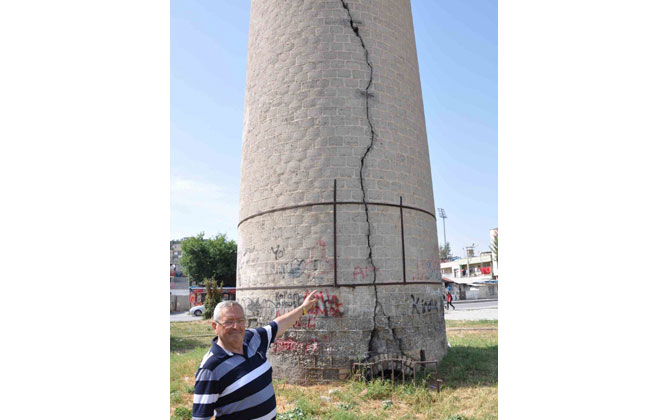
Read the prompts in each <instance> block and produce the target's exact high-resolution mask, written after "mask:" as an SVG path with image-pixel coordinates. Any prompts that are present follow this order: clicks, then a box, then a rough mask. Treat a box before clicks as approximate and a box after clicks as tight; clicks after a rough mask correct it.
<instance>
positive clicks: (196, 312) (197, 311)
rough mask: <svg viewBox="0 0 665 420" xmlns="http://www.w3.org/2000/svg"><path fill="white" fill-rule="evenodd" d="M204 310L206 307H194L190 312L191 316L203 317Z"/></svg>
mask: <svg viewBox="0 0 665 420" xmlns="http://www.w3.org/2000/svg"><path fill="white" fill-rule="evenodd" d="M204 309H205V306H204V305H199V306H194V307H192V309H190V310H189V314H190V315H194V316H201V315H202V314H203V310H204Z"/></svg>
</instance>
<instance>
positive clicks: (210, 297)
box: [203, 279, 222, 319]
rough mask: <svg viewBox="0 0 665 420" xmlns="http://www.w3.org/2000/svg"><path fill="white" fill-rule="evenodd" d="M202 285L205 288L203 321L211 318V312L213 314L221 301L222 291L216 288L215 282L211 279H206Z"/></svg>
mask: <svg viewBox="0 0 665 420" xmlns="http://www.w3.org/2000/svg"><path fill="white" fill-rule="evenodd" d="M203 284H205V286H206V300H205V302H204V305H205V309H204V310H203V319H210V318H212V315H213V312H215V306H217V304H218V303H219V302H221V301H222V290H221V289H220V288H219V287H217V282H216V281H215V280H212V279H206V280H205V281H204V282H203Z"/></svg>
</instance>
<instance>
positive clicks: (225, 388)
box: [192, 290, 316, 420]
mask: <svg viewBox="0 0 665 420" xmlns="http://www.w3.org/2000/svg"><path fill="white" fill-rule="evenodd" d="M314 296H316V290H315V291H313V292H312V293H310V294H309V295H308V296H306V297H305V301H304V302H303V303H302V305H300V306H299V307H297V308H295V309H294V310H292V311H291V312H289V313H286V314H284V315H281V316H279V317H277V318H276V319H275V320H274V321H272V322H270V324H268V325H266V326H264V327H261V328H256V329H249V330H245V323H246V321H247V320H246V318H245V314H244V312H243V309H242V306H240V304H239V303H237V302H235V301H225V302H221V303H219V304H217V306H216V307H215V312H214V313H213V317H212V319H213V320H212V324H211V325H212V328H213V329H214V330H215V334H216V335H217V337H215V338H213V340H212V347H211V348H210V351H208V353H207V354H206V355H205V356H203V360H202V361H201V365H200V366H199V369H198V370H197V371H196V384H195V386H194V409H193V413H192V414H193V420H199V419H206V420H207V419H210V418H211V417H212V416H213V415H214V416H215V419H262V420H263V419H265V420H269V419H274V418H276V417H277V402H276V400H275V391H274V390H273V387H272V367H271V366H270V362H269V361H268V357H267V353H268V348H269V347H270V345H271V344H272V343H273V342H274V341H275V338H277V337H279V336H280V335H282V334H283V333H284V331H286V330H287V329H289V328H291V326H292V325H293V324H295V322H296V321H297V320H298V319H299V318H300V317H301V316H302V315H304V314H305V313H306V312H307V311H308V310H310V309H311V308H312V307H313V306H314V305H315V304H316V298H315V297H314Z"/></svg>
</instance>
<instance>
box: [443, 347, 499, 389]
mask: <svg viewBox="0 0 665 420" xmlns="http://www.w3.org/2000/svg"><path fill="white" fill-rule="evenodd" d="M498 355H499V346H497V345H494V346H487V347H464V346H456V347H451V348H449V349H448V355H447V356H446V357H444V358H443V360H441V362H439V377H440V378H442V379H443V386H446V387H451V388H458V387H463V386H469V385H497V384H498V382H499V376H498V360H499V359H498Z"/></svg>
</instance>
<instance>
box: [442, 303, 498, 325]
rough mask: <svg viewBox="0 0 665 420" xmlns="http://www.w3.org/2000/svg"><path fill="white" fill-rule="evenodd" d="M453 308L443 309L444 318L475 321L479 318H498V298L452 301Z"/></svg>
mask: <svg viewBox="0 0 665 420" xmlns="http://www.w3.org/2000/svg"><path fill="white" fill-rule="evenodd" d="M453 305H455V309H453V308H452V307H450V309H448V310H446V311H445V317H446V319H454V320H464V321H477V320H481V319H493V320H498V319H499V302H498V300H490V301H470V302H464V301H456V302H455V301H453Z"/></svg>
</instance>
